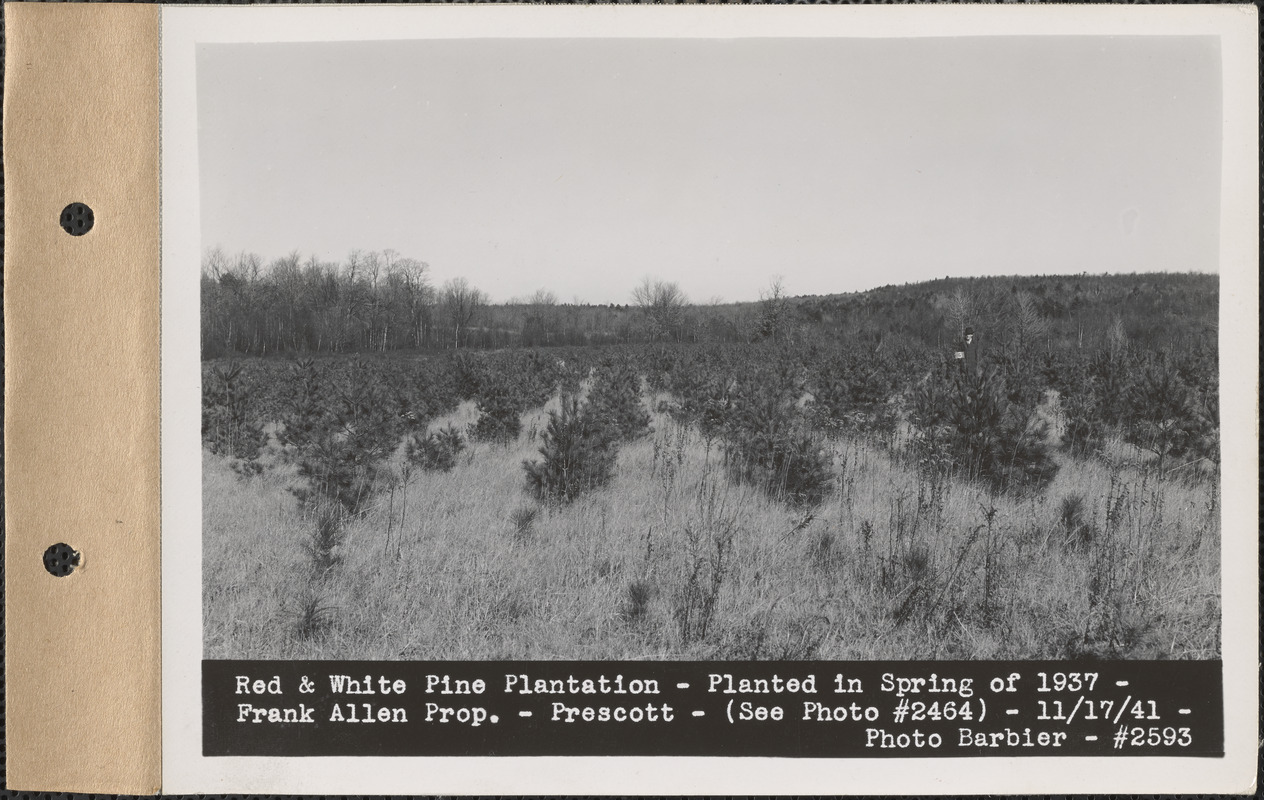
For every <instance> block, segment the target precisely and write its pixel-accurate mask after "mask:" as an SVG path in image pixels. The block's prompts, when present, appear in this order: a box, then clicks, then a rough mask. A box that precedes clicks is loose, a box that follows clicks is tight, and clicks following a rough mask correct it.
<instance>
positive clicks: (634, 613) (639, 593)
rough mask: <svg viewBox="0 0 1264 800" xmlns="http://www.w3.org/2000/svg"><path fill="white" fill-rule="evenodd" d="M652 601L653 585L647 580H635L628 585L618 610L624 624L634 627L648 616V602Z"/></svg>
mask: <svg viewBox="0 0 1264 800" xmlns="http://www.w3.org/2000/svg"><path fill="white" fill-rule="evenodd" d="M653 599H654V585H653V584H652V583H650V582H649V581H648V580H635V581H632V582H631V583H629V584H628V593H627V597H625V598H624V601H623V606H622V607H621V608H620V609H619V616H620V617H621V618H622V619H623V621H624V622H627V623H629V624H632V625H635V624H637V623H638V622H641V621H643V620H644V619H645V618H646V617H648V616H649V611H650V601H651V600H653Z"/></svg>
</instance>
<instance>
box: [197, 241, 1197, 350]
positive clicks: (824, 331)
mask: <svg viewBox="0 0 1264 800" xmlns="http://www.w3.org/2000/svg"><path fill="white" fill-rule="evenodd" d="M1218 290H1219V282H1218V278H1217V276H1215V275H1202V274H1192V273H1191V274H1146V275H1094V276H1089V275H1079V276H1033V277H982V278H945V279H942V280H936V281H929V282H924V283H918V284H908V285H903V286H884V287H880V288H878V289H873V290H870V291H866V292H856V293H849V294H838V295H824V296H807V297H791V296H789V295H788V294H787V292H786V291H785V287H784V286H783V284H782V282H781V281H780V280H779V279H776V278H774V279H773V280H772V281H771V282H770V283H769V285H768V286H767V288H766V289H765V290H764V291H763V292H762V293H761V297H760V299H759V300H758V301H755V302H747V303H722V302H720V301H718V300H713V301H710V302H706V303H696V302H692V301H691V300H690V299H689V298H688V297H687V296H686V295H685V293H684V292H683V291H682V290H681V288H680V286H679V285H678V284H676V283H674V282H672V281H665V280H658V279H654V278H651V277H646V278H644V279H643V280H642V281H641V282H640V283H638V284H636V285H635V286H633V287H631V288H630V290H629V293H628V300H629V302H628V303H626V304H608V305H589V304H585V303H583V302H582V301H580V300H578V299H575V300H574V301H572V302H565V301H562V300H560V299H559V298H558V297H557V295H556V294H554V293H553V292H551V291H548V290H546V289H541V290H539V291H536V292H534V293H533V294H532V295H530V296H528V297H525V298H515V299H512V300H509V301H508V302H504V303H497V304H493V303H491V302H490V301H489V297H488V295H487V293H486V292H485V291H483V290H482V289H480V288H478V287H476V286H474V285H472V284H471V283H470V282H469V281H468V280H466V279H465V278H460V277H458V278H453V279H451V280H448V281H445V282H443V283H442V284H436V283H435V282H434V281H433V279H432V276H431V272H430V267H429V265H428V264H426V263H425V262H424V261H420V260H418V259H416V258H411V257H408V256H403V255H401V254H399V253H397V252H395V251H393V250H381V251H358V250H357V251H353V252H352V253H350V254H349V255H348V256H347V258H346V259H344V260H343V261H341V262H328V261H322V260H320V259H318V258H316V257H315V256H309V257H302V256H301V255H300V254H299V253H297V252H294V253H290V254H288V255H286V256H284V257H282V258H278V259H274V260H272V261H270V262H267V261H265V260H264V259H263V258H261V257H260V256H258V255H256V254H253V253H238V254H236V255H229V254H227V253H225V252H224V251H223V250H222V249H220V248H213V249H210V250H208V251H207V252H206V253H205V255H204V258H203V262H202V273H201V291H202V303H201V314H202V319H201V327H202V355H203V357H204V358H220V357H227V356H238V355H239V356H267V355H278V354H282V355H302V354H340V353H341V354H345V353H372V352H377V353H385V352H393V351H426V352H434V351H443V350H456V349H501V348H508V347H551V346H569V347H574V346H591V345H613V344H643V343H667V342H675V343H751V342H756V341H798V342H801V343H808V342H811V341H813V340H818V341H835V340H839V341H845V342H848V343H849V344H855V345H858V346H861V347H867V348H870V349H880V348H883V347H894V346H899V345H902V344H915V345H919V346H923V347H924V346H932V347H938V348H941V349H942V348H948V347H950V346H951V344H952V342H953V341H954V340H955V339H956V338H958V337H959V336H960V334H961V331H962V330H963V329H964V328H965V327H966V326H967V325H972V326H973V327H974V328H975V330H976V331H977V332H978V333H979V338H980V340H981V342H982V345H983V347H984V348H985V351H987V350H993V351H994V350H995V349H996V348H997V347H1004V348H1005V349H1007V350H1014V349H1017V350H1018V351H1020V352H1031V351H1034V350H1041V349H1043V350H1045V351H1054V350H1063V349H1074V350H1084V349H1093V350H1096V349H1101V348H1107V349H1109V348H1110V347H1111V346H1112V342H1114V343H1116V345H1117V343H1118V342H1119V341H1121V340H1124V339H1127V340H1128V341H1131V342H1133V343H1134V344H1135V345H1138V346H1141V347H1143V348H1144V349H1155V350H1157V349H1174V350H1183V351H1188V350H1200V351H1207V350H1210V351H1213V352H1214V349H1215V340H1216V335H1217V332H1218V325H1217V309H1218V293H1219V292H1218Z"/></svg>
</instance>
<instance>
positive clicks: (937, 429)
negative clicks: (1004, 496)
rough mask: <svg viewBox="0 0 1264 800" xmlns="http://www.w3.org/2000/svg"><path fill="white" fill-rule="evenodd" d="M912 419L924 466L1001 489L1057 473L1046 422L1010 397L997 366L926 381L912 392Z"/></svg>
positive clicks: (1045, 481) (1037, 482)
mask: <svg viewBox="0 0 1264 800" xmlns="http://www.w3.org/2000/svg"><path fill="white" fill-rule="evenodd" d="M913 421H914V423H915V424H916V425H917V426H918V435H917V439H916V446H917V449H918V455H919V459H920V462H921V464H922V465H923V466H926V467H934V468H936V469H945V468H947V469H955V470H956V471H957V473H958V474H959V475H961V476H962V477H964V478H965V479H966V480H982V481H986V482H987V483H989V484H990V485H991V487H992V489H993V491H998V492H1005V491H1010V490H1015V489H1019V490H1021V489H1043V488H1044V487H1045V486H1047V485H1049V483H1050V482H1051V481H1052V480H1053V478H1054V476H1055V475H1057V472H1058V464H1057V462H1055V461H1054V460H1053V457H1052V454H1051V452H1050V448H1049V447H1048V445H1047V444H1046V443H1045V436H1046V435H1047V433H1048V430H1047V426H1046V425H1045V423H1044V422H1043V421H1041V420H1040V419H1039V418H1038V417H1037V416H1036V414H1035V412H1034V411H1033V410H1028V409H1024V408H1023V407H1021V406H1018V405H1016V404H1013V403H1011V402H1010V401H1009V400H1008V398H1007V397H1006V396H1005V394H1004V386H1003V385H1002V381H1001V380H1000V379H999V377H998V375H997V373H996V371H995V370H989V371H987V372H985V373H983V374H981V375H977V376H976V375H953V376H951V377H948V378H947V379H946V381H945V382H944V383H943V384H939V385H935V384H934V381H933V379H932V380H931V381H928V385H926V386H923V387H922V388H920V389H919V390H918V392H917V394H916V395H915V397H914V413H913Z"/></svg>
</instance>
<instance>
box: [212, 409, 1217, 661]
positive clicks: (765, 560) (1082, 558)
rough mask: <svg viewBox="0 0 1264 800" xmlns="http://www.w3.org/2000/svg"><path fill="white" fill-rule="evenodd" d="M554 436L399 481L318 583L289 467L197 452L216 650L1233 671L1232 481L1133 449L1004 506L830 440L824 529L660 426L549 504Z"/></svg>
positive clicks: (1077, 468)
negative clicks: (1163, 464) (540, 453)
mask: <svg viewBox="0 0 1264 800" xmlns="http://www.w3.org/2000/svg"><path fill="white" fill-rule="evenodd" d="M556 403H557V400H556V398H555V399H554V400H553V401H552V402H551V403H550V407H554V408H555V407H556ZM546 408H547V407H546ZM475 414H476V412H475V411H474V410H473V407H472V404H471V403H468V402H467V403H465V404H463V405H462V406H461V408H460V409H459V410H458V411H457V412H456V413H455V414H454V415H450V416H448V417H445V418H443V419H440V420H437V421H436V422H435V423H434V427H440V426H443V425H446V424H447V423H449V422H455V423H456V424H458V425H463V424H466V423H469V422H471V421H472V420H473V419H474V416H475ZM546 421H547V414H546V409H536V410H533V411H531V412H529V413H527V414H526V415H524V417H523V433H522V435H521V436H520V437H519V438H518V440H517V442H516V443H514V444H511V445H508V446H505V445H492V444H473V445H471V449H470V450H467V451H466V452H464V453H462V454H461V455H460V457H459V460H458V463H457V465H456V467H455V468H454V469H453V470H452V471H451V472H448V473H431V472H414V473H413V474H412V475H411V476H410V479H409V480H408V482H407V483H406V484H404V483H403V482H402V481H398V480H397V483H396V485H395V487H394V488H393V489H392V488H384V489H383V490H381V491H380V493H379V494H378V495H377V496H376V498H375V501H374V503H373V505H372V507H371V508H370V509H369V511H368V512H367V513H366V514H365V515H364V516H363V517H362V518H360V519H357V520H355V521H354V522H352V523H351V524H350V525H349V526H348V528H347V531H346V535H345V538H344V539H343V540H342V541H341V543H340V544H339V545H338V547H337V550H336V552H335V556H336V558H337V563H336V564H334V565H333V566H332V567H330V568H328V569H327V570H324V571H319V572H318V571H317V570H316V569H315V568H314V567H313V564H312V558H311V557H310V555H309V547H310V542H311V539H312V535H313V523H312V521H311V520H309V519H305V518H304V517H303V516H302V515H301V514H300V512H299V508H298V503H297V501H296V500H295V498H294V496H293V495H292V494H291V493H290V492H289V487H290V486H292V485H294V483H295V482H296V481H297V478H296V476H295V475H294V472H293V470H292V468H291V469H287V468H286V467H284V466H282V465H280V464H274V465H272V466H270V467H269V468H267V469H265V470H264V471H263V474H262V475H260V476H255V477H251V478H243V477H240V476H239V475H237V474H236V473H235V472H234V471H233V470H232V469H231V467H230V465H229V463H228V462H227V461H226V460H225V459H222V458H220V457H218V456H214V455H211V454H209V453H208V452H204V455H203V531H202V541H203V626H204V644H205V657H207V658H277V659H308V658H310V659H336V658H346V659H351V658H356V659H360V658H363V659H416V660H427V659H561V658H574V659H609V660H625V659H740V660H748V659H749V660H754V659H806V658H820V659H952V658H966V659H976V658H977V659H1001V658H1027V659H1034V658H1057V659H1062V658H1075V657H1115V658H1138V659H1140V658H1181V659H1197V658H1215V657H1218V656H1219V654H1220V569H1219V561H1220V507H1219V491H1220V488H1219V483H1218V481H1217V480H1215V479H1214V478H1210V479H1209V478H1203V479H1202V480H1198V481H1192V482H1189V481H1186V480H1181V479H1177V478H1175V477H1173V476H1172V475H1171V474H1169V475H1167V476H1161V475H1159V473H1158V471H1157V470H1156V469H1155V468H1154V467H1153V465H1148V464H1145V463H1141V462H1140V460H1139V459H1138V458H1137V457H1136V456H1135V453H1133V454H1129V453H1125V452H1124V448H1123V447H1122V446H1116V447H1113V448H1111V452H1113V453H1114V454H1115V456H1114V457H1113V458H1112V457H1110V456H1101V457H1098V458H1095V459H1093V460H1091V461H1080V460H1067V461H1064V463H1063V466H1062V469H1061V470H1060V472H1059V474H1058V476H1057V478H1056V479H1055V480H1054V482H1053V483H1052V485H1051V486H1049V487H1048V488H1047V489H1046V490H1045V491H1043V492H1041V493H1040V494H1036V495H1030V496H1026V497H1014V496H1007V495H1001V496H993V495H991V494H990V493H989V492H988V491H987V489H986V488H984V487H980V486H973V485H968V484H964V483H962V482H960V481H957V480H954V479H948V478H938V477H934V476H929V475H926V474H925V473H923V472H921V471H919V470H918V469H917V468H916V467H915V466H913V465H910V464H908V463H906V459H904V458H902V457H901V453H900V451H899V448H898V447H897V448H896V450H895V451H892V450H888V449H884V448H881V447H879V446H877V445H875V444H872V443H869V442H867V441H863V440H861V441H851V440H838V441H833V442H832V443H831V444H830V446H831V448H832V450H833V457H834V470H835V475H836V489H835V491H834V492H833V493H832V495H831V497H830V499H828V500H827V501H826V502H825V503H824V504H823V505H821V506H819V507H817V508H816V509H814V510H813V511H812V512H810V513H809V512H805V511H796V510H794V509H791V508H789V507H787V506H785V505H783V504H781V503H778V502H776V501H773V500H770V499H768V498H767V497H766V496H764V495H763V494H762V493H761V492H760V491H759V490H758V489H757V488H755V487H751V486H745V485H738V484H734V483H733V482H732V481H730V479H729V476H728V472H727V470H726V469H725V466H724V453H723V450H722V448H721V447H720V445H719V444H718V443H708V442H707V441H705V440H704V439H703V437H702V436H701V435H700V434H699V433H698V432H697V430H695V429H693V428H690V427H687V426H683V425H681V424H678V423H677V422H675V421H673V420H672V419H671V418H669V417H668V416H666V415H662V414H654V416H653V432H652V433H651V434H650V435H649V436H648V437H647V438H644V439H642V440H640V441H637V442H634V443H632V444H628V445H625V446H624V447H623V448H622V449H621V450H620V452H619V456H618V464H617V470H616V477H615V480H614V483H613V484H612V485H611V486H610V487H608V488H606V489H604V490H602V491H599V492H595V493H593V494H591V495H588V496H585V497H583V498H581V499H580V500H579V501H577V502H576V503H574V504H573V505H571V506H569V507H566V508H562V509H560V510H554V509H547V508H540V507H538V506H537V505H536V504H534V502H533V501H532V500H531V499H530V498H529V497H528V495H527V494H526V492H525V491H524V486H525V482H524V474H523V469H522V462H523V460H524V459H531V458H533V457H535V456H536V453H537V449H538V447H539V446H540V438H539V434H540V433H541V432H542V431H543V429H544V426H545V423H546ZM396 477H397V478H402V476H399V475H397V476H396Z"/></svg>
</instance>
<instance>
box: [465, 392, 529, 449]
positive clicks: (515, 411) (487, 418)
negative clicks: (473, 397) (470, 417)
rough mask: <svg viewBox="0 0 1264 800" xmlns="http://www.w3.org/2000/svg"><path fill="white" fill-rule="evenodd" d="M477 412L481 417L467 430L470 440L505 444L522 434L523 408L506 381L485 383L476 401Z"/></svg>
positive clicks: (518, 396)
mask: <svg viewBox="0 0 1264 800" xmlns="http://www.w3.org/2000/svg"><path fill="white" fill-rule="evenodd" d="M478 410H479V411H480V412H481V416H480V417H479V418H478V421H477V422H475V423H474V426H473V427H472V428H471V430H470V437H471V438H473V439H475V440H477V441H480V442H500V443H502V444H507V443H509V442H512V441H514V440H515V439H517V438H518V434H519V433H521V432H522V412H523V411H526V405H525V403H524V402H523V400H522V397H521V395H520V394H518V393H517V392H515V391H514V389H513V387H512V386H511V385H510V383H509V381H508V380H504V379H501V380H496V381H488V382H485V383H484V385H483V388H482V389H481V391H480V394H479V397H478Z"/></svg>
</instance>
